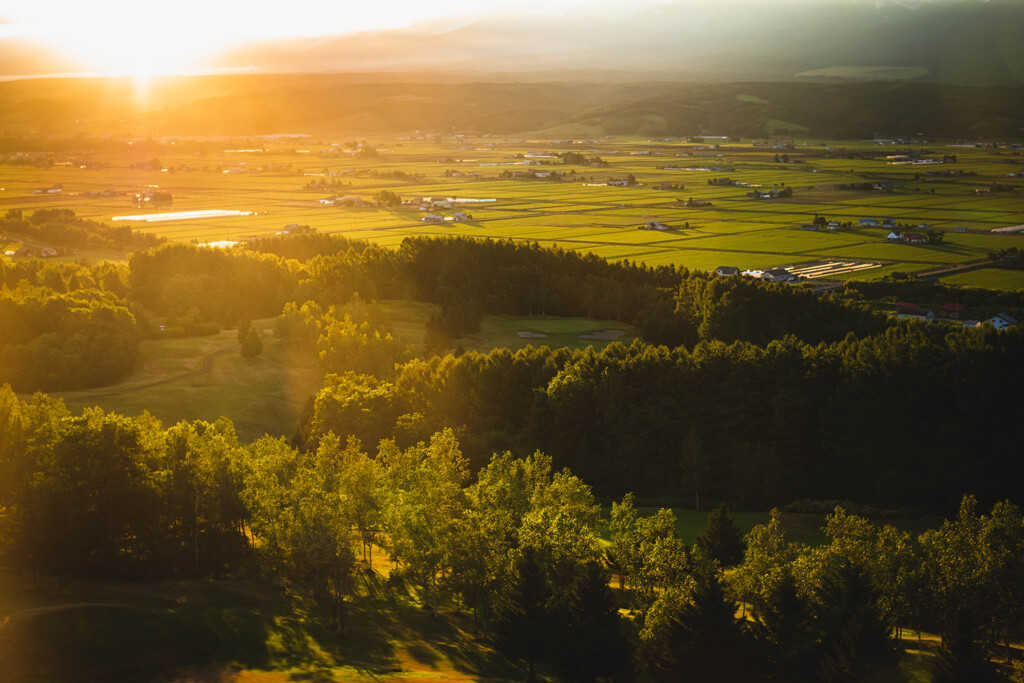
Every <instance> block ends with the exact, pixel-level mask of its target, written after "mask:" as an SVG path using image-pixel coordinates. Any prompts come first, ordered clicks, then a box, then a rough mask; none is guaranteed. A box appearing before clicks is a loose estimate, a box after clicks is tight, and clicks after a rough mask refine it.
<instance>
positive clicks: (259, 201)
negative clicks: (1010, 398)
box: [0, 137, 1024, 289]
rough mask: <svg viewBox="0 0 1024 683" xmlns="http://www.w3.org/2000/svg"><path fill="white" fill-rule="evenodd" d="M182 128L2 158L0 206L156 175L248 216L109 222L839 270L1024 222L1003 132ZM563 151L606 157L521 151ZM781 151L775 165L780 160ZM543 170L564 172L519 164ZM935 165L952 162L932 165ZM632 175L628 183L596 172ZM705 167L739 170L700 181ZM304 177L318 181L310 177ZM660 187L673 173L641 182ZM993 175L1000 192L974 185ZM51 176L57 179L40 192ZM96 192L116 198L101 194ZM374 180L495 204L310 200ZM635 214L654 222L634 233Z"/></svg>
mask: <svg viewBox="0 0 1024 683" xmlns="http://www.w3.org/2000/svg"><path fill="white" fill-rule="evenodd" d="M194 142H195V141H191V140H184V139H178V140H172V139H166V140H162V141H159V144H155V143H154V142H153V141H146V144H145V145H142V144H141V143H140V147H143V146H144V147H145V151H142V149H140V151H139V153H137V154H136V153H133V152H132V149H133V147H131V146H129V145H127V144H126V145H125V146H124V147H123V149H122V150H121V151H103V152H101V151H96V152H89V151H87V150H86V151H84V152H78V153H75V154H69V155H68V158H67V159H61V158H54V157H53V156H52V155H51V158H50V159H49V162H50V163H52V164H53V165H49V166H46V167H42V166H41V167H33V166H25V165H11V164H7V163H4V161H5V160H4V159H2V158H0V186H2V187H3V191H2V192H0V211H6V210H7V209H23V210H25V211H27V212H31V211H33V210H36V209H40V208H68V209H72V210H74V211H75V212H76V213H77V214H78V215H80V216H83V217H86V218H90V219H94V220H99V221H102V222H105V223H108V224H110V223H111V222H112V219H113V218H115V217H123V216H131V217H139V218H142V217H145V216H146V214H147V213H154V211H149V212H147V211H144V210H139V209H135V208H133V206H132V204H131V196H132V195H134V194H135V192H137V191H139V190H140V189H142V188H145V187H153V186H157V187H159V188H160V189H162V190H166V191H168V192H170V193H171V194H172V195H173V198H174V204H173V207H172V208H167V209H160V210H159V211H160V212H171V211H173V212H178V211H202V210H211V209H221V210H231V211H240V212H248V214H247V215H238V216H228V217H215V218H210V217H200V218H193V219H189V220H175V221H165V222H152V223H147V222H141V221H136V220H128V221H123V222H119V223H118V224H120V225H130V226H131V227H133V228H135V229H138V230H142V231H145V232H152V233H156V234H159V235H163V236H166V237H167V238H169V239H171V240H180V241H195V242H200V243H203V242H215V241H222V240H228V241H242V240H246V239H249V238H252V237H258V236H264V235H272V234H274V233H278V232H281V231H283V230H284V229H285V226H288V225H291V224H300V225H309V226H311V227H313V228H315V229H316V230H318V231H319V232H322V233H337V234H341V235H345V236H346V237H350V238H357V239H364V240H368V241H371V242H375V243H377V244H380V245H383V246H386V247H397V245H399V244H400V243H401V241H402V240H403V239H404V238H405V237H407V236H412V235H468V236H474V237H487V238H495V239H511V240H530V241H537V242H539V243H541V244H543V245H558V246H560V247H562V248H565V249H571V250H576V251H580V252H585V253H586V252H592V253H595V254H598V255H600V256H602V257H605V258H608V259H612V260H616V259H623V258H628V259H630V260H636V261H641V262H644V263H647V264H650V265H662V264H675V265H679V266H686V267H689V268H694V269H701V270H709V269H713V268H715V267H716V266H719V265H734V266H738V267H740V268H743V269H747V268H764V267H769V266H772V265H782V264H799V263H803V262H814V261H827V260H844V261H851V260H857V261H862V262H870V263H872V264H877V267H875V268H869V269H865V270H860V271H858V272H857V273H856V274H854V275H850V276H849V277H856V278H877V277H882V276H883V275H886V274H890V273H893V272H899V271H902V272H908V273H915V272H927V271H930V270H934V269H939V268H943V267H949V266H955V265H958V264H970V263H977V262H982V261H985V260H986V259H987V258H988V256H989V254H991V253H994V252H998V251H1000V250H1005V249H1009V248H1012V247H1017V246H1018V245H1021V246H1024V235H1000V234H993V233H992V232H991V230H992V229H994V228H1001V227H1006V226H1012V225H1019V224H1022V223H1024V179H1021V178H1019V177H1016V176H1017V175H1019V171H1020V170H1021V169H1022V166H1021V163H1022V162H1024V157H1021V156H1019V153H1020V150H1018V149H1015V148H1014V147H1012V146H1007V145H1003V146H1002V147H1001V148H998V149H994V148H992V147H991V146H981V145H979V146H970V147H968V146H962V145H956V146H954V145H952V144H951V143H948V142H943V141H940V142H929V143H914V144H900V145H896V146H893V145H879V144H875V143H873V142H871V141H855V142H842V143H837V142H828V143H825V142H820V141H789V140H786V141H771V140H768V141H753V140H742V141H730V142H728V143H727V142H725V141H724V140H707V141H704V142H702V143H701V142H692V141H690V142H688V141H682V140H669V141H666V140H659V141H654V140H640V139H624V138H623V139H615V138H601V139H598V140H576V141H566V140H561V141H556V140H513V139H500V138H492V137H489V138H468V137H453V138H444V139H441V140H437V139H433V138H430V139H427V138H423V139H415V138H401V139H398V138H395V139H385V138H379V139H369V140H366V142H368V143H370V144H372V145H374V147H375V148H376V149H377V154H376V155H373V156H357V155H353V154H349V153H348V151H349V150H348V149H346V147H345V146H344V144H343V143H345V142H346V141H345V140H325V139H320V140H314V139H312V138H304V139H303V138H298V139H295V138H292V139H286V140H284V141H282V140H281V139H279V138H253V139H242V140H238V139H235V140H230V141H225V142H224V143H223V150H219V151H218V149H217V146H211V142H210V141H207V142H206V144H205V146H204V148H203V149H204V150H205V151H202V152H196V151H190V150H194V149H195V147H196V145H195V144H193V143H194ZM786 143H789V144H788V145H787V146H783V145H786ZM154 149H156V150H157V151H156V152H154ZM232 150H235V151H232ZM237 150H262V151H250V152H245V151H241V152H240V151H237ZM566 151H572V152H575V153H579V154H583V155H584V156H585V157H587V158H593V157H595V156H598V157H600V158H601V159H603V160H604V161H605V162H607V166H593V165H586V164H579V163H575V164H563V163H561V160H560V159H555V160H552V159H531V158H530V156H529V155H530V153H539V154H544V155H554V154H558V153H560V152H566ZM897 154H903V155H908V154H909V155H914V156H915V157H918V158H920V159H922V160H928V159H930V160H934V161H936V162H941V161H942V160H943V157H944V155H950V157H951V155H954V154H955V155H956V162H955V163H954V162H952V161H951V158H949V157H947V159H946V161H947V163H928V164H893V163H891V162H892V160H891V159H889V158H887V157H890V156H893V155H897ZM782 155H787V157H788V159H789V163H783V160H782V159H781V157H782ZM154 157H157V158H158V159H159V167H158V168H150V169H149V170H144V169H143V168H140V167H139V166H140V165H141V164H142V163H144V162H147V161H149V160H151V159H152V158H154ZM777 157H779V160H778V161H776V158H777ZM851 157H852V158H851ZM867 157H871V158H867ZM526 161H530V162H531V163H529V164H526V163H524V162H526ZM96 165H101V166H103V167H101V168H95V167H93V166H96ZM133 165H135V167H133ZM680 169H683V170H680ZM552 172H554V173H556V174H564V175H560V177H558V178H556V179H551V178H550V177H548V178H527V177H523V176H524V174H531V173H539V174H542V175H543V174H549V175H550V174H552ZM929 172H931V175H929ZM947 172H954V173H956V175H952V174H951V175H943V174H945V173H947ZM392 174H394V175H397V176H398V178H395V177H390V176H391V175H392ZM1011 174H1013V176H1011ZM630 176H632V177H633V178H634V179H635V181H636V184H635V185H632V186H627V187H618V186H611V185H608V184H607V183H608V182H609V181H611V180H626V179H627V178H629V177H630ZM405 178H408V179H405ZM721 178H729V179H730V180H732V181H737V182H738V183H739V184H738V185H731V184H714V185H713V184H709V182H708V181H709V180H712V179H721ZM874 182H886V183H892V185H893V189H892V191H881V190H861V189H849V186H851V185H855V184H861V183H874ZM311 183H314V184H319V183H327V187H326V188H325V187H309V185H310V184H311ZM662 183H669V184H671V185H673V186H677V187H675V189H656V188H659V186H661V184H662ZM993 184H998V185H1001V186H1006V187H1008V188H1009V190H1008V191H1005V190H1004V191H998V192H991V193H989V194H982V193H976V192H975V191H976V190H985V189H987V188H991V187H992V186H993ZM55 186H61V187H62V192H61V193H59V194H56V193H39V192H38V191H39V190H41V189H45V188H54V187H55ZM772 188H775V189H779V190H782V189H783V188H790V189H792V190H793V195H792V196H790V197H787V198H780V199H770V200H757V199H752V198H749V197H748V196H747V193H748V192H751V191H753V190H754V189H760V190H761V191H766V190H770V189H772ZM105 190H112V191H114V192H116V193H119V194H114V195H109V194H108V195H107V196H104V195H103V194H102V193H103V192H104V191H105ZM381 190H388V191H389V192H393V193H395V194H397V195H399V196H400V197H401V198H403V199H420V198H424V197H433V198H445V197H450V198H459V199H488V200H493V201H488V202H479V203H472V202H466V203H459V202H456V203H452V204H451V208H448V207H444V208H434V209H431V210H430V211H429V213H437V214H442V215H444V216H446V217H449V218H450V217H452V216H453V214H454V213H455V212H456V211H463V212H465V213H468V214H470V215H471V216H472V218H471V219H469V220H468V221H466V222H459V223H457V222H453V221H447V222H443V223H426V222H424V221H423V220H422V218H423V215H424V214H425V213H428V212H425V211H421V210H419V206H418V204H417V205H413V206H401V207H389V208H383V207H382V208H377V207H374V206H370V205H367V206H360V207H346V208H337V207H334V206H324V205H322V204H321V203H320V201H319V200H322V199H325V198H328V197H334V196H356V197H359V198H361V199H363V200H366V201H367V202H371V201H372V200H373V198H374V195H375V194H376V193H378V192H380V191H381ZM120 193H123V194H120ZM688 200H693V202H692V203H690V202H688ZM698 202H710V204H703V205H697V203H698ZM687 204H689V205H687ZM816 215H817V216H824V217H826V218H827V219H829V220H837V221H839V222H841V223H850V224H852V225H851V227H849V228H844V229H841V230H838V231H835V232H815V231H812V230H807V229H803V227H802V226H804V225H806V224H809V223H811V222H812V221H813V219H814V217H815V216H816ZM862 218H876V219H879V220H881V219H883V218H892V219H894V220H895V221H896V222H897V223H898V224H900V225H901V228H900V229H903V230H910V231H920V232H924V230H925V229H926V227H930V228H932V229H934V230H937V231H940V232H942V233H943V239H942V241H941V243H938V244H928V245H909V244H890V243H889V242H888V241H887V240H886V237H887V234H888V232H889V229H888V228H882V227H880V226H877V227H875V226H866V227H862V226H860V224H859V221H860V219H862ZM648 221H653V222H659V223H664V224H666V225H667V226H668V227H669V228H670V229H668V230H639V229H638V227H639V226H641V225H642V224H644V223H646V222H648ZM918 226H925V227H918ZM964 230H966V231H967V232H964ZM4 243H5V244H7V245H8V246H7V247H5V249H10V247H11V246H15V247H16V246H17V245H18V236H17V235H7V236H4ZM52 246H57V247H59V246H61V245H52ZM80 256H82V255H76V257H80ZM86 256H91V255H86ZM4 258H14V257H4ZM997 272H998V276H996V273H997ZM943 277H944V278H945V279H946V280H947V281H948V282H951V283H958V284H965V285H970V284H975V285H979V286H998V287H1000V288H1004V289H1019V288H1022V287H1024V275H1022V274H1019V273H1015V272H1010V271H994V270H993V269H975V270H967V271H965V272H960V273H951V274H949V275H946V276H943Z"/></svg>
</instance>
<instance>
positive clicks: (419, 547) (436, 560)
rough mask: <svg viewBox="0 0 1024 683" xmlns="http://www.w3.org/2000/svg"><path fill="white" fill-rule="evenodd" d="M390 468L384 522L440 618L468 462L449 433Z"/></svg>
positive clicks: (410, 451)
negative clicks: (442, 577)
mask: <svg viewBox="0 0 1024 683" xmlns="http://www.w3.org/2000/svg"><path fill="white" fill-rule="evenodd" d="M378 457H380V456H379V455H378ZM396 466H397V467H401V469H400V470H399V469H397V468H396ZM392 467H393V468H395V469H393V470H392V473H391V475H392V476H391V477H388V476H385V478H384V481H385V484H386V485H387V484H390V485H389V486H387V488H386V489H385V492H384V497H383V503H384V504H383V506H382V508H383V510H382V512H383V516H382V520H381V521H382V524H383V525H384V527H385V529H386V531H387V534H388V536H389V537H390V543H391V545H392V550H393V552H394V553H395V554H396V555H397V556H398V557H400V558H401V559H402V560H403V561H404V562H405V563H406V565H407V567H408V568H409V570H410V571H411V572H412V573H413V575H415V576H416V577H418V578H419V579H420V580H421V581H422V583H423V585H424V588H425V589H426V590H425V593H427V594H429V596H430V597H429V602H428V604H429V606H430V608H431V610H432V611H433V614H434V616H437V610H438V595H437V577H438V573H439V572H441V571H442V570H443V569H445V568H447V567H448V566H449V560H450V557H451V555H452V553H453V552H454V548H455V545H454V544H455V542H456V540H457V538H458V529H459V524H460V521H459V520H461V519H462V518H463V517H464V516H465V513H466V508H467V500H466V492H465V490H464V488H463V486H464V484H465V482H466V479H467V478H468V476H469V471H468V469H467V466H466V459H465V458H464V457H463V455H462V451H461V450H460V449H459V444H458V441H457V439H456V437H455V433H454V432H453V431H451V430H450V429H449V430H444V431H442V432H438V433H437V434H435V435H434V436H433V437H431V439H430V443H429V444H419V445H417V446H413V447H412V448H410V449H408V451H406V453H405V454H404V456H398V457H397V458H394V459H393V460H392Z"/></svg>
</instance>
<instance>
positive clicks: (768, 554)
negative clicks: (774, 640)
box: [732, 508, 796, 612]
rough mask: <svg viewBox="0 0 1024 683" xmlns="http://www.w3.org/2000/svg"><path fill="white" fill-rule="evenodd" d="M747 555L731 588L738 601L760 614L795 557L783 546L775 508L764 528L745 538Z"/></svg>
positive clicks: (753, 531)
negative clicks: (743, 602) (737, 596)
mask: <svg viewBox="0 0 1024 683" xmlns="http://www.w3.org/2000/svg"><path fill="white" fill-rule="evenodd" d="M746 541H747V552H746V555H745V556H744V560H743V564H741V565H740V566H739V568H738V569H737V570H736V572H735V573H734V575H733V579H732V582H733V586H734V588H735V590H736V592H737V594H738V595H739V597H740V599H741V600H744V601H745V602H749V603H752V604H753V605H754V610H755V612H757V611H760V609H761V608H762V606H763V605H764V604H765V603H766V601H767V600H768V597H769V596H770V595H771V594H772V593H773V591H774V590H775V586H776V585H777V584H778V583H779V582H780V581H782V580H783V578H784V577H785V575H786V572H787V567H788V566H789V564H790V563H791V562H792V561H793V559H794V558H795V557H796V550H795V548H794V547H793V546H792V545H791V544H789V543H787V542H786V536H785V532H784V531H783V529H782V512H781V511H780V510H779V509H778V508H775V509H773V510H772V511H771V512H770V513H769V518H768V523H767V524H758V525H757V526H755V527H754V528H753V529H751V530H750V532H749V533H748V534H747V536H746Z"/></svg>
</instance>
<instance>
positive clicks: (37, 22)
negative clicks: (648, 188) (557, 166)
mask: <svg viewBox="0 0 1024 683" xmlns="http://www.w3.org/2000/svg"><path fill="white" fill-rule="evenodd" d="M666 1H668V0H630V2H629V3H628V4H629V6H630V8H632V9H634V10H639V9H642V8H643V7H645V6H651V5H657V4H661V3H663V2H666ZM5 4H6V5H7V6H6V7H4V8H3V9H0V39H2V38H10V37H21V38H26V39H30V40H35V41H39V42H43V43H45V44H47V45H48V46H50V47H52V48H56V49H57V50H58V51H59V52H61V53H63V54H65V55H70V56H73V57H74V58H76V59H78V60H80V62H81V64H82V66H83V67H87V68H90V69H95V70H104V71H120V72H124V73H159V72H165V71H176V70H180V69H182V68H189V67H195V66H200V65H201V61H202V58H203V57H205V56H207V55H209V54H212V53H215V52H217V51H219V50H223V49H224V48H226V47H230V46H234V45H240V44H243V43H248V42H253V41H260V40H267V39H274V38H288V37H298V36H316V35H331V34H343V33H352V32H357V31H362V30H367V29H379V28H395V27H402V26H408V25H411V24H415V23H421V22H424V21H430V20H439V19H442V20H443V19H447V18H451V17H465V18H472V17H479V16H482V15H485V14H488V13H492V12H498V11H509V10H512V9H514V10H515V11H517V12H522V11H529V12H532V13H559V12H563V11H565V10H567V9H570V8H572V7H574V6H581V5H594V6H599V7H600V6H606V5H610V4H611V3H604V2H593V0H543V2H539V1H538V2H533V3H531V2H526V3H524V2H522V1H520V2H513V1H511V0H433V1H430V2H424V1H417V2H409V1H402V0H371V1H369V2H351V1H349V2H346V1H345V0H298V1H297V2H283V1H282V0H248V1H245V2H242V1H239V0H172V1H171V2H164V3H141V2H138V0H57V1H56V2H54V1H50V2H40V1H39V0H15V1H14V2H12V3H5ZM618 6H619V7H621V6H622V3H619V4H618ZM2 45H3V43H2V40H0V51H2V49H3V47H2ZM0 59H2V53H0Z"/></svg>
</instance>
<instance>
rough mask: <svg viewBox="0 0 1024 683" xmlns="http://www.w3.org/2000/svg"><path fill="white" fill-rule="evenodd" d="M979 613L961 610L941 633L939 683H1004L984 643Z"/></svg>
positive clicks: (937, 673)
mask: <svg viewBox="0 0 1024 683" xmlns="http://www.w3.org/2000/svg"><path fill="white" fill-rule="evenodd" d="M981 630H982V629H981V624H980V623H978V615H977V613H976V612H975V611H974V610H972V609H970V608H967V607H961V608H959V609H958V610H957V611H956V613H955V614H954V615H953V617H952V619H951V620H950V621H949V623H948V624H947V625H946V627H945V629H944V630H943V631H942V647H941V648H940V650H939V662H938V666H937V667H936V669H937V670H936V672H935V677H934V680H935V681H936V683H968V681H970V682H971V683H974V682H975V681H977V682H978V683H989V682H993V681H997V680H1001V677H1000V676H998V675H997V673H996V668H995V667H994V666H993V665H992V662H991V661H990V660H989V654H988V650H987V648H986V647H985V643H984V642H982V640H981V638H980V635H981Z"/></svg>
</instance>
